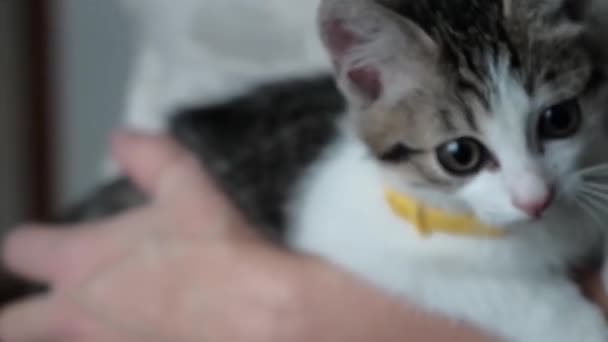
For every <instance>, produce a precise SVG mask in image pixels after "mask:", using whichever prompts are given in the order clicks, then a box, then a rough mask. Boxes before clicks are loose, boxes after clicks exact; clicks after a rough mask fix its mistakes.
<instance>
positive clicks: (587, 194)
mask: <svg viewBox="0 0 608 342" xmlns="http://www.w3.org/2000/svg"><path fill="white" fill-rule="evenodd" d="M583 199H585V200H587V202H588V204H589V205H590V206H591V207H593V209H594V210H595V211H597V213H598V214H599V215H600V216H602V217H603V216H605V215H606V214H605V212H606V209H607V207H606V203H608V198H607V197H606V196H603V195H600V194H598V193H597V192H595V193H594V192H591V191H584V192H583Z"/></svg>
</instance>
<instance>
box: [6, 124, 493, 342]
mask: <svg viewBox="0 0 608 342" xmlns="http://www.w3.org/2000/svg"><path fill="white" fill-rule="evenodd" d="M115 155H116V156H117V159H118V160H119V162H120V163H121V164H122V166H123V168H124V169H125V171H126V172H127V173H128V174H129V175H130V176H131V177H132V178H133V179H134V181H135V182H136V183H137V184H138V185H139V186H140V187H141V188H142V189H143V190H144V191H145V192H146V193H148V194H149V195H150V197H151V198H152V200H151V201H150V203H149V204H148V205H146V206H145V207H143V208H140V209H136V210H133V211H131V212H129V213H126V214H124V215H121V216H119V217H116V218H113V219H109V220H106V221H102V222H96V223H87V224H81V225H77V227H75V228H77V229H53V228H52V227H49V226H37V227H26V228H24V229H22V230H20V231H17V232H16V233H15V234H14V235H12V237H10V238H9V239H8V241H7V242H6V246H5V247H6V248H5V250H6V252H5V260H6V262H7V264H8V265H9V266H10V267H11V268H12V269H13V270H15V271H17V272H19V273H21V274H23V275H25V276H28V277H29V278H31V279H33V280H38V281H42V282H46V283H49V284H50V285H51V292H50V293H49V294H47V295H42V296H39V297H36V298H32V299H30V300H28V301H26V302H23V303H20V304H17V305H16V306H14V307H11V308H8V309H7V310H5V311H4V312H3V313H2V314H1V315H0V340H2V341H5V342H18V341H40V340H44V341H46V340H52V341H89V342H97V341H99V342H101V341H103V342H107V341H125V342H140V341H176V342H177V341H209V342H213V341H221V342H245V341H248V342H256V341H260V342H275V341H276V342H278V341H282V342H300V341H302V342H303V341H319V342H323V341H328V342H330V341H331V342H339V341H354V342H356V341H379V342H382V341H404V340H415V341H416V340H430V341H442V340H450V341H452V340H456V341H458V340H462V341H482V340H487V339H484V338H483V337H482V336H481V334H476V333H475V332H473V331H469V330H467V329H466V328H462V327H457V326H455V325H452V324H450V323H447V322H445V321H443V320H441V319H439V318H432V317H429V316H428V315H425V314H423V313H420V312H418V311H417V310H414V309H413V308H410V307H408V306H407V305H406V304H405V303H402V302H399V301H397V300H396V299H394V298H392V297H389V296H386V295H384V294H382V293H381V292H379V291H376V290H375V289H373V288H371V287H368V286H367V285H366V284H364V283H363V282H360V281H359V280H356V279H354V278H352V277H351V276H350V275H349V274H347V273H344V272H341V271H339V270H338V269H336V268H334V267H332V266H330V265H328V264H326V263H324V262H322V261H320V260H317V259H315V258H312V257H308V256H302V255H297V254H294V253H289V252H287V251H284V250H281V249H278V248H276V247H274V246H271V245H270V244H269V243H267V242H265V241H264V240H263V239H261V238H259V237H258V236H257V235H256V234H255V233H254V230H253V229H251V228H249V227H247V224H246V222H245V221H244V220H243V219H242V218H241V216H240V215H238V214H237V213H236V212H235V211H234V210H233V209H232V207H231V206H230V205H227V202H226V199H225V198H224V197H223V196H222V195H221V193H220V192H218V191H216V189H215V188H214V187H213V185H212V182H211V181H210V180H209V179H208V178H207V177H206V176H205V174H204V173H203V172H202V170H201V169H200V168H199V167H198V163H197V162H196V161H195V160H194V159H193V158H191V157H190V156H188V155H187V153H185V152H184V151H183V150H181V149H180V148H179V147H177V146H176V145H175V144H173V143H172V142H170V141H169V140H167V139H165V138H153V137H143V136H125V135H123V136H122V137H121V138H120V139H117V141H116V144H115Z"/></svg>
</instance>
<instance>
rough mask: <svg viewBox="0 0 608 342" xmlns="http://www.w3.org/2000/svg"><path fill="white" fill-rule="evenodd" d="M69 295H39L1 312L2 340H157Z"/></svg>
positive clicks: (93, 341) (94, 341) (11, 341)
mask: <svg viewBox="0 0 608 342" xmlns="http://www.w3.org/2000/svg"><path fill="white" fill-rule="evenodd" d="M135 335H137V334H136V333H135V332H133V331H130V330H128V329H124V328H123V327H122V326H119V325H116V324H112V320H111V318H110V317H102V316H97V315H94V314H93V311H90V310H86V308H84V307H81V306H80V305H78V303H77V302H74V301H72V300H70V299H69V298H67V297H59V296H56V297H43V296H41V297H36V298H33V299H30V300H28V301H26V302H22V303H21V304H19V305H15V306H13V307H9V308H8V309H6V310H5V311H4V312H2V313H1V314H0V341H6V342H13V341H87V342H108V341H122V342H135V341H153V340H152V339H149V338H142V336H135Z"/></svg>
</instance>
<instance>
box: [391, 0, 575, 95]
mask: <svg viewBox="0 0 608 342" xmlns="http://www.w3.org/2000/svg"><path fill="white" fill-rule="evenodd" d="M562 3H563V1H561V0H426V1H409V0H406V1H390V0H386V3H385V4H386V5H387V6H389V7H390V8H391V9H392V10H393V11H394V12H395V13H397V14H398V15H400V16H403V17H404V18H407V19H408V20H410V21H412V22H414V23H415V24H416V25H417V26H419V27H420V28H422V29H423V30H424V31H425V32H426V33H427V34H428V35H429V36H430V37H431V38H432V39H433V40H434V41H435V42H436V43H437V44H438V45H439V47H440V49H441V55H442V57H441V58H442V62H443V63H444V64H445V65H446V67H451V68H452V69H459V70H460V71H462V70H463V69H469V70H468V71H471V72H472V73H473V74H474V75H476V76H478V77H480V78H482V77H483V76H484V75H486V74H487V72H488V70H487V68H488V67H489V65H488V64H489V62H491V60H494V62H498V61H499V59H503V60H504V59H505V58H507V59H509V62H510V63H511V67H512V68H514V69H518V70H517V71H518V72H519V73H521V77H522V78H524V79H525V81H526V82H527V83H528V84H527V87H529V88H531V87H533V86H534V82H537V79H538V78H539V77H541V78H542V77H546V76H548V78H551V76H554V75H555V74H556V73H559V72H561V71H563V70H566V69H568V68H570V67H572V65H573V64H577V63H580V62H582V61H581V59H584V56H581V53H580V52H581V51H577V48H579V47H580V46H578V45H577V42H578V41H579V40H580V39H579V38H580V37H581V36H582V26H579V25H576V24H575V23H569V24H565V23H564V21H561V20H558V19H560V18H558V16H557V13H560V11H559V8H560V7H561V6H562ZM543 73H547V74H548V75H541V74H543Z"/></svg>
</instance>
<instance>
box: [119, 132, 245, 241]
mask: <svg viewBox="0 0 608 342" xmlns="http://www.w3.org/2000/svg"><path fill="white" fill-rule="evenodd" d="M113 150H114V155H115V157H116V159H117V160H118V162H119V164H120V165H121V166H122V167H123V169H124V170H125V172H126V173H127V174H128V175H129V176H130V177H131V178H132V179H133V180H134V182H135V183H136V184H137V185H138V186H140V187H141V188H142V189H143V190H144V191H145V192H147V193H148V194H150V195H152V196H153V197H154V198H155V199H156V201H158V202H160V203H161V204H163V205H166V206H167V207H168V208H169V210H170V211H173V214H174V215H173V217H174V218H176V219H177V221H178V222H176V225H175V227H174V228H179V229H183V230H191V231H194V232H197V231H198V232H202V231H203V229H204V230H206V231H208V230H209V229H214V228H212V227H222V229H229V228H228V227H227V226H234V225H233V224H226V221H227V220H228V221H230V220H233V219H234V218H235V217H240V216H239V215H238V214H237V213H236V211H235V210H234V209H233V208H232V206H231V205H229V202H228V201H227V200H226V198H225V196H224V195H223V193H222V192H221V191H219V190H218V189H217V187H216V186H215V183H214V182H213V180H211V179H210V178H209V176H208V175H207V174H206V173H205V172H204V170H203V169H202V168H201V167H200V163H199V161H197V160H196V159H194V158H193V157H192V156H190V154H189V153H188V152H187V151H185V150H184V149H183V148H182V147H180V146H178V145H177V144H176V143H175V142H173V141H172V140H171V139H169V138H167V137H154V136H148V135H142V134H131V133H119V134H117V135H116V136H115V138H114V139H113Z"/></svg>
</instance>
